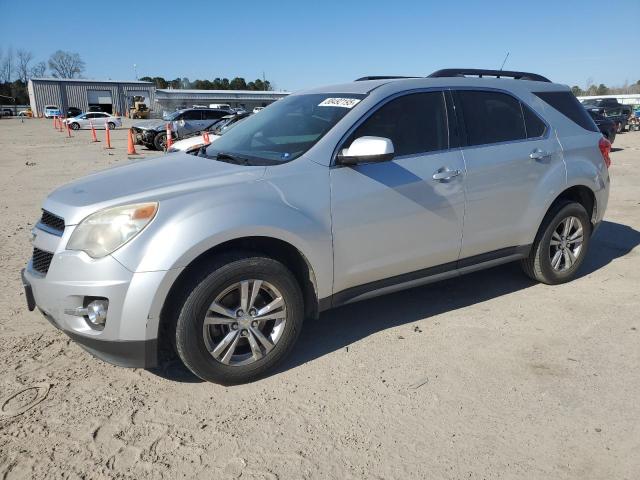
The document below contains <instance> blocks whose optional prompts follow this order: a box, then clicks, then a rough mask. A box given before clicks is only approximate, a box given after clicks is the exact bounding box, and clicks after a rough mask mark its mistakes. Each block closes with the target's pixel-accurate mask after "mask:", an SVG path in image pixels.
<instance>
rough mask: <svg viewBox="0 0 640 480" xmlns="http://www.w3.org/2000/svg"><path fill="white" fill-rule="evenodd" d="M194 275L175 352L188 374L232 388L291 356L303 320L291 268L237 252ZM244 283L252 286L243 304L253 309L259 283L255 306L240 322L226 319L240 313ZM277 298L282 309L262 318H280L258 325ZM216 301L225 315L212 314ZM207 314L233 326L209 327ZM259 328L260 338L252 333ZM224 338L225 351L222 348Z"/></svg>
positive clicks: (178, 325)
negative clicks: (261, 313) (206, 321)
mask: <svg viewBox="0 0 640 480" xmlns="http://www.w3.org/2000/svg"><path fill="white" fill-rule="evenodd" d="M196 277H197V278H194V280H193V282H192V284H191V287H190V289H187V290H186V291H187V292H189V293H188V296H187V298H186V300H185V301H184V303H183V304H182V308H181V309H180V313H179V314H178V318H177V321H176V327H175V345H176V350H177V352H178V355H179V357H180V358H181V360H182V361H183V363H184V364H185V366H186V367H187V368H188V369H189V370H191V371H192V372H193V373H194V374H195V375H197V376H198V377H200V378H201V379H203V380H206V381H209V382H215V383H221V384H224V385H231V384H237V383H245V382H250V381H253V380H256V379H258V378H260V377H262V376H263V375H265V374H266V373H268V372H269V371H270V370H272V369H273V368H274V367H275V366H276V365H277V364H278V363H280V362H281V361H282V360H283V359H284V358H285V357H286V356H287V354H288V353H289V352H290V351H291V349H292V348H293V346H294V344H295V342H296V340H297V339H298V335H299V333H300V330H301V329H302V324H303V322H304V305H303V297H302V292H301V290H300V287H299V285H298V283H297V282H296V280H295V277H294V276H293V274H292V273H291V272H290V271H289V269H287V268H286V267H285V266H284V265H283V264H282V263H280V262H278V261H276V260H274V259H272V258H269V257H265V256H262V255H261V254H252V253H249V252H245V253H240V252H237V253H232V254H227V255H224V256H222V257H220V258H218V259H216V261H215V262H214V263H213V264H212V265H211V266H209V267H208V268H206V269H205V271H204V272H202V273H201V274H200V275H198V276H196ZM254 280H255V281H254ZM258 281H260V283H258ZM242 282H247V284H248V285H247V288H246V290H245V292H248V295H245V298H247V299H248V300H247V301H246V302H245V303H244V305H245V306H250V304H251V300H250V297H251V296H252V293H253V290H254V289H255V288H256V285H258V292H259V293H258V295H257V297H256V300H255V302H253V304H254V306H255V307H254V308H249V309H248V310H249V311H247V312H244V314H242V313H240V314H241V315H242V316H241V317H239V318H235V317H233V318H231V317H229V316H228V315H230V314H235V315H238V314H239V313H238V310H237V309H241V308H242V305H243V302H242V300H241V295H240V292H241V289H240V284H241V283H242ZM262 288H264V291H263V290H262ZM225 292H229V293H226V294H225ZM274 292H277V293H274ZM274 295H275V296H274ZM278 298H281V299H282V300H283V305H278V306H274V307H273V308H272V309H267V310H266V312H273V313H264V314H263V316H264V317H265V318H266V317H267V316H270V315H271V316H276V315H278V316H280V315H282V316H281V317H279V318H278V319H273V320H265V321H261V322H256V321H255V320H254V319H257V318H260V316H259V312H260V311H261V310H264V307H265V306H266V305H267V304H269V305H276V304H277V300H278ZM229 299H231V300H230V301H229ZM213 302H216V305H222V306H224V309H225V312H226V314H227V316H225V315H221V314H220V313H218V312H220V310H216V311H215V312H214V311H213V310H211V309H210V307H211V306H212V304H213ZM256 309H258V310H256ZM250 314H251V315H250ZM205 315H209V316H210V317H209V318H208V321H211V322H213V323H217V322H221V321H222V322H231V323H227V324H220V325H218V324H214V325H208V326H206V325H205ZM252 315H253V316H252ZM233 322H237V323H235V325H234V323H233ZM254 327H255V328H254ZM256 330H258V332H259V335H258V334H254V333H253V332H255V331H256ZM234 335H235V336H234ZM260 335H261V336H262V339H260V338H259V337H260ZM230 337H232V338H231V339H230ZM249 337H251V338H249ZM223 339H224V340H223ZM236 339H237V341H236ZM265 339H266V341H265ZM226 340H228V342H227V347H225V346H224V345H223V344H224V342H225V341H226ZM252 342H253V343H252ZM232 348H233V350H232Z"/></svg>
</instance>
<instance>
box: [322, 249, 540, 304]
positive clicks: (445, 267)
mask: <svg viewBox="0 0 640 480" xmlns="http://www.w3.org/2000/svg"><path fill="white" fill-rule="evenodd" d="M530 251H531V245H521V246H518V247H508V248H501V249H500V250H494V251H492V252H487V253H482V254H480V255H474V256H473V257H467V258H463V259H460V260H458V261H456V262H449V263H444V264H442V265H436V266H434V267H429V268H423V269H422V270H416V271H415V272H409V273H403V274H401V275H396V276H394V277H390V278H383V279H381V280H376V281H374V282H369V283H365V284H363V285H357V286H355V287H351V288H347V289H346V290H342V291H340V292H338V293H335V294H333V295H332V296H330V297H326V298H322V299H320V302H319V307H318V309H319V310H320V311H324V310H328V309H330V308H333V307H337V306H340V305H345V304H347V303H354V302H359V301H360V300H366V299H368V298H373V297H377V296H380V295H386V294H387V293H393V292H397V291H400V290H405V289H407V288H413V287H418V286H420V285H426V284H429V283H434V282H438V281H440V280H446V279H448V278H452V277H457V276H460V275H464V274H466V273H471V272H475V271H478V270H484V269H485V268H491V267H495V266H497V265H502V264H503V263H509V262H513V261H515V260H520V259H522V258H526V257H527V256H528V255H529V252H530Z"/></svg>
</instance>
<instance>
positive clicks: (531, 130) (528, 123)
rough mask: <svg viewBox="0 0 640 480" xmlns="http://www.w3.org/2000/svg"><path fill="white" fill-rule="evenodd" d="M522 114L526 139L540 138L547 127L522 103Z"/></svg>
mask: <svg viewBox="0 0 640 480" xmlns="http://www.w3.org/2000/svg"><path fill="white" fill-rule="evenodd" d="M522 112H523V113H524V125H525V127H526V128H527V138H537V137H542V136H543V135H544V132H545V131H546V129H547V126H546V125H545V124H544V122H543V121H542V120H540V117H538V116H537V115H536V114H535V113H533V111H532V110H531V109H530V108H529V107H527V106H526V105H525V104H524V103H523V104H522Z"/></svg>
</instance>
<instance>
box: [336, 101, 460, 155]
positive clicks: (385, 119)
mask: <svg viewBox="0 0 640 480" xmlns="http://www.w3.org/2000/svg"><path fill="white" fill-rule="evenodd" d="M364 136H374V137H384V138H388V139H390V140H391V141H392V142H393V148H394V152H395V156H397V157H400V156H403V155H415V154H420V153H426V152H433V151H436V150H445V149H447V148H448V147H449V138H448V133H447V114H446V105H445V102H444V95H443V92H424V93H412V94H409V95H403V96H402V97H398V98H396V99H394V100H391V101H390V102H388V103H386V104H385V105H383V106H382V107H380V108H379V109H378V110H377V111H376V112H374V113H373V114H372V115H371V116H370V117H369V118H368V119H367V120H365V122H364V123H363V124H362V125H360V126H359V127H358V128H357V129H356V130H355V132H354V133H353V134H351V135H350V137H349V139H348V140H347V142H345V146H348V145H350V144H351V142H352V141H353V140H355V139H356V138H359V137H364Z"/></svg>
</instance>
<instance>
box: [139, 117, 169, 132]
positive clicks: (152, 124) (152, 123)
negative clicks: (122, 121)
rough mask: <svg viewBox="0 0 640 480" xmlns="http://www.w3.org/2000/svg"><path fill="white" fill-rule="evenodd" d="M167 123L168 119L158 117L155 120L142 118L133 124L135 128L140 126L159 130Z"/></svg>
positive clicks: (145, 128) (142, 128)
mask: <svg viewBox="0 0 640 480" xmlns="http://www.w3.org/2000/svg"><path fill="white" fill-rule="evenodd" d="M166 125H167V121H166V120H162V119H161V118H156V119H153V120H142V121H141V122H136V123H134V124H133V125H132V127H133V128H139V129H140V130H157V129H158V127H161V128H164V127H165V126H166Z"/></svg>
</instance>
